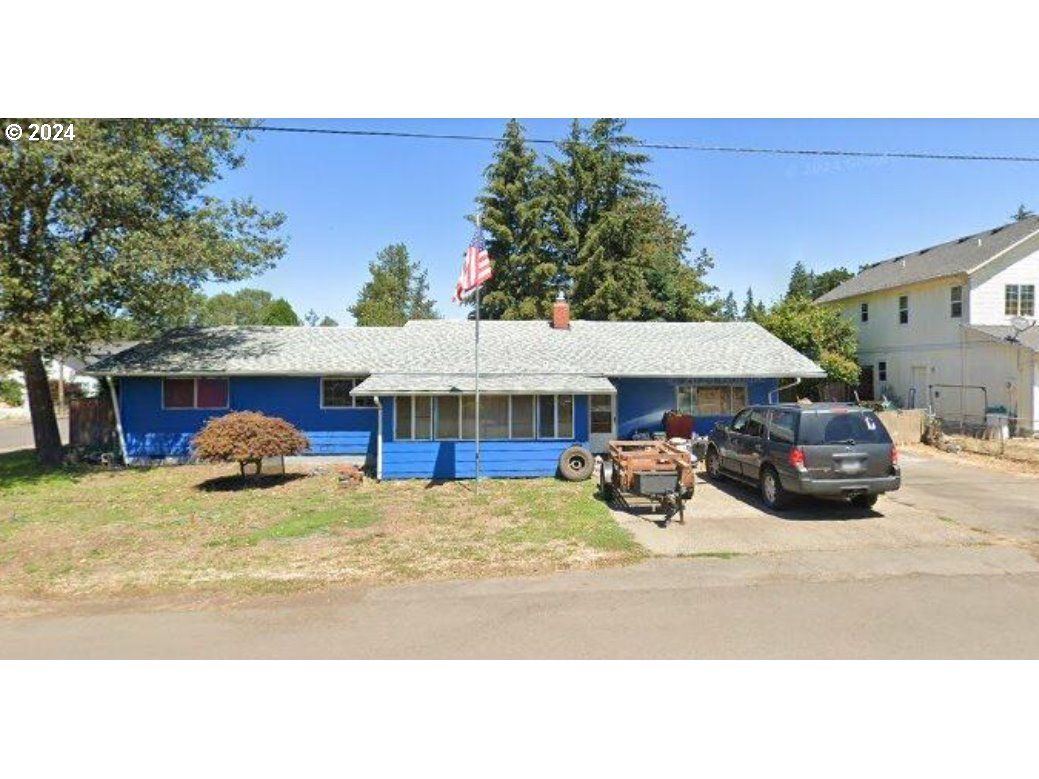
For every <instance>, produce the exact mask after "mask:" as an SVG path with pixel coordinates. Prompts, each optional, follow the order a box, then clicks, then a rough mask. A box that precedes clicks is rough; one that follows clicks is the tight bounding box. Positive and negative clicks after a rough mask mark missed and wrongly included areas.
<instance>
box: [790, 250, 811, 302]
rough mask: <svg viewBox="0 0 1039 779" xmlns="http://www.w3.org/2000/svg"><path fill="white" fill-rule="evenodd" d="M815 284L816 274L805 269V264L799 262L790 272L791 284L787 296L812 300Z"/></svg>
mask: <svg viewBox="0 0 1039 779" xmlns="http://www.w3.org/2000/svg"><path fill="white" fill-rule="evenodd" d="M814 284H815V274H814V273H813V272H812V271H810V270H808V269H807V268H805V266H804V263H803V262H801V261H800V260H798V261H797V262H796V263H795V264H794V268H793V270H792V271H791V272H790V282H789V284H787V288H786V296H787V297H788V298H808V299H809V300H811V299H812V297H813V296H812V289H813V286H814Z"/></svg>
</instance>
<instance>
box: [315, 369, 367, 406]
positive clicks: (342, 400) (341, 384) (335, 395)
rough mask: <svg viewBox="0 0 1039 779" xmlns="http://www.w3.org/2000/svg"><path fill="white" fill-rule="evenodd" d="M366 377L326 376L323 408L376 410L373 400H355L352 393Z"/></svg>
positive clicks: (322, 390)
mask: <svg viewBox="0 0 1039 779" xmlns="http://www.w3.org/2000/svg"><path fill="white" fill-rule="evenodd" d="M364 379H365V377H364V376H326V377H324V378H322V379H321V408H327V409H333V408H375V400H374V399H373V398H355V397H354V396H353V395H351V394H350V391H351V390H352V389H353V388H354V387H356V386H357V385H358V384H360V383H361V382H362V381H364Z"/></svg>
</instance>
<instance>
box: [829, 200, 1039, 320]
mask: <svg viewBox="0 0 1039 779" xmlns="http://www.w3.org/2000/svg"><path fill="white" fill-rule="evenodd" d="M1036 234H1039V217H1036V216H1033V217H1029V218H1027V219H1023V220H1021V221H1020V222H1011V223H1010V224H1006V225H1002V226H1000V227H995V228H992V229H990V230H985V231H983V232H980V233H975V234H974V235H968V236H965V237H963V238H957V239H956V240H954V241H947V242H946V243H942V244H938V245H937V246H931V247H929V248H927V249H921V250H920V251H917V252H912V253H911V254H906V255H902V256H899V257H895V258H893V259H890V260H884V261H883V262H878V263H875V264H873V265H870V266H869V267H867V268H866V269H864V270H863V271H861V272H860V273H859V274H858V275H856V276H854V277H853V278H850V279H848V280H847V281H845V282H844V283H843V284H841V285H840V286H838V287H836V288H834V289H832V290H830V291H829V292H827V293H826V294H825V295H823V296H822V297H820V298H819V299H818V301H817V302H819V303H831V302H833V301H835V300H843V299H844V298H849V297H854V296H855V295H864V294H866V293H869V292H877V291H879V290H882V289H892V288H894V287H901V286H902V285H904V284H914V283H916V282H920V281H929V280H930V279H938V278H942V277H945V276H956V275H959V274H962V273H967V272H969V271H971V270H973V269H974V268H976V267H978V266H979V265H981V264H983V263H985V262H987V261H988V260H991V259H992V258H993V257H995V256H996V255H997V254H1000V253H1001V252H1003V251H1005V250H1006V249H1008V248H1010V247H1011V246H1013V245H1014V244H1016V243H1019V242H1020V241H1023V240H1025V239H1027V238H1029V237H1031V236H1033V235H1036Z"/></svg>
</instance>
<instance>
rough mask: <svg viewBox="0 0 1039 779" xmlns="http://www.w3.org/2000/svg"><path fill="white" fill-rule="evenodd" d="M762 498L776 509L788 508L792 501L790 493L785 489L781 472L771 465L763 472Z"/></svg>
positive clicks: (766, 503) (767, 504) (771, 507)
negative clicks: (781, 479) (780, 478)
mask: <svg viewBox="0 0 1039 779" xmlns="http://www.w3.org/2000/svg"><path fill="white" fill-rule="evenodd" d="M761 500H762V501H763V502H764V503H765V505H766V506H768V507H769V508H770V509H774V510H775V511H780V510H782V509H784V508H786V506H787V505H788V504H789V503H790V493H788V492H787V491H786V490H785V489H783V483H782V482H781V481H780V480H779V474H778V473H776V469H775V468H773V467H771V466H768V467H766V468H765V469H764V470H763V471H762V472H761Z"/></svg>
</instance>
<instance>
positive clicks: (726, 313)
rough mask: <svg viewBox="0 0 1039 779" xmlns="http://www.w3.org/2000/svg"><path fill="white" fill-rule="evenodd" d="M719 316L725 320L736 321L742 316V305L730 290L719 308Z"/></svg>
mask: <svg viewBox="0 0 1039 779" xmlns="http://www.w3.org/2000/svg"><path fill="white" fill-rule="evenodd" d="M718 318H719V319H721V320H722V321H724V322H735V321H736V320H737V319H739V318H740V307H739V305H738V304H737V303H736V296H735V295H734V294H733V293H732V290H731V289H730V290H729V294H728V295H726V296H725V300H723V301H722V304H721V308H720V309H719V314H718Z"/></svg>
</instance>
